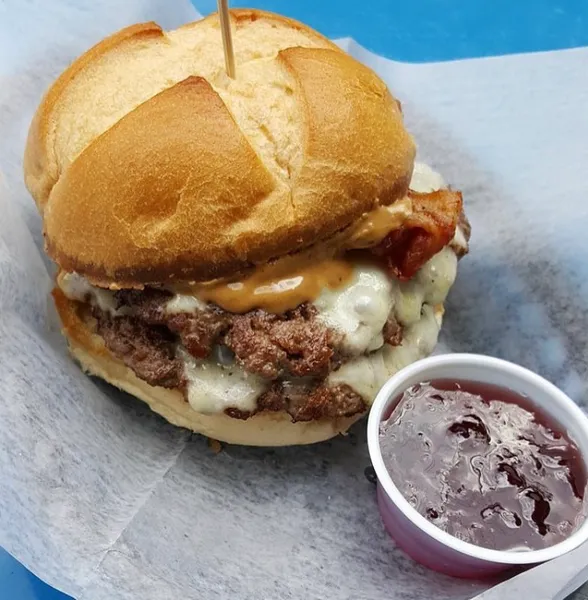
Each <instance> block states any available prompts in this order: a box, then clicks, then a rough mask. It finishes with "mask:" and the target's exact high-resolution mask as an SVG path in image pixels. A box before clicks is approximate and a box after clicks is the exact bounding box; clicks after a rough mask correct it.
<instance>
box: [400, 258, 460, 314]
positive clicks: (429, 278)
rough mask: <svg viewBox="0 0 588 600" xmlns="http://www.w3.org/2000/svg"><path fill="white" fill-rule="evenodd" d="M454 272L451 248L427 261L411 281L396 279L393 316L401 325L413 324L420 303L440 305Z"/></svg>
mask: <svg viewBox="0 0 588 600" xmlns="http://www.w3.org/2000/svg"><path fill="white" fill-rule="evenodd" d="M456 274H457V256H456V255H455V252H454V251H453V250H452V249H451V248H443V250H441V252H439V253H438V254H436V255H435V256H433V258H431V259H430V260H429V261H428V262H426V263H425V264H424V265H423V266H422V267H421V268H420V269H419V271H418V272H417V274H416V275H415V276H414V277H413V278H412V279H411V280H410V281H401V282H398V283H397V284H396V286H395V289H394V295H395V302H394V316H395V317H396V319H397V320H398V322H399V323H400V324H401V325H410V324H411V323H416V322H417V321H418V320H419V319H420V318H421V307H422V306H423V304H432V305H435V304H442V303H443V302H444V301H445V298H446V297H447V294H448V293H449V290H450V288H451V286H452V285H453V282H454V281H455V276H456Z"/></svg>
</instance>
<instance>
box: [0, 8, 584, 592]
mask: <svg viewBox="0 0 588 600" xmlns="http://www.w3.org/2000/svg"><path fill="white" fill-rule="evenodd" d="M195 17H196V14H195V12H194V11H193V9H192V8H191V6H190V5H189V4H188V2H187V0H174V1H172V0H170V1H167V2H166V1H165V0H144V1H143V0H130V1H129V0H125V2H115V0H101V1H98V0H77V1H75V2H74V1H73V0H72V1H71V2H64V1H63V0H60V1H57V0H56V1H52V2H40V1H29V2H17V1H16V0H9V1H8V2H3V3H0V171H1V172H2V175H1V181H0V469H1V471H0V545H2V546H3V547H4V548H6V549H7V550H8V551H9V552H11V553H13V554H14V556H16V557H17V558H18V559H19V560H21V561H22V562H24V564H25V565H26V566H28V567H29V568H31V569H32V570H33V571H34V572H35V573H37V574H38V575H40V576H41V577H42V578H43V579H45V580H46V581H48V582H49V583H51V584H53V585H55V586H57V587H59V588H61V589H63V590H64V591H66V592H68V593H70V594H72V595H75V596H76V597H77V598H79V599H80V600H100V599H108V600H119V599H120V600H122V599H131V598H133V599H147V600H149V599H157V600H167V599H170V600H171V599H174V600H175V599H177V598H196V599H204V598H206V599H208V598H232V599H238V600H244V599H251V600H254V599H255V600H259V599H271V600H274V599H282V598H296V599H297V598H304V599H305V600H314V599H316V600H323V599H324V598H329V599H332V600H339V599H341V600H342V599H347V598H360V599H366V600H371V599H387V600H394V599H407V600H408V599H413V598H414V599H415V600H416V599H418V600H425V599H428V598H432V597H434V598H436V599H438V600H443V599H445V598H447V599H449V598H451V599H460V598H467V597H470V596H472V595H474V594H475V593H477V592H478V591H480V589H482V587H483V586H482V585H481V584H476V583H471V582H463V581H457V580H452V579H449V578H446V577H443V576H440V575H436V574H434V573H431V572H429V571H427V570H426V569H424V568H422V567H419V566H418V565H415V564H414V563H413V562H412V561H411V560H409V559H408V558H406V557H405V556H404V555H403V554H402V553H401V552H400V551H398V550H397V549H396V548H395V547H394V544H393V542H392V541H391V540H390V539H389V538H388V537H387V535H386V534H385V533H384V532H383V530H382V526H381V523H380V520H379V516H378V512H377V509H376V504H375V499H374V490H373V488H372V486H371V485H370V484H369V483H368V482H367V481H366V479H365V478H364V475H363V469H364V467H365V466H366V465H368V456H367V450H366V447H365V437H364V433H363V424H359V425H358V426H357V427H356V428H355V430H354V432H353V433H352V434H351V435H349V436H348V437H346V438H341V439H337V440H334V441H333V442H331V443H326V444H322V445H319V446H315V447H310V448H289V449H278V450H262V449H251V448H240V447H228V448H226V449H225V450H224V451H223V452H222V453H221V454H218V455H215V454H214V453H213V452H212V451H211V450H209V448H208V447H207V443H206V441H205V440H204V439H202V438H200V437H199V436H192V435H189V434H188V433H187V432H185V431H182V430H179V429H175V428H173V427H172V426H170V425H168V424H166V423H164V422H163V420H162V419H160V418H158V417H157V416H155V415H153V414H150V413H149V411H148V410H146V409H145V408H144V406H143V405H142V404H141V403H139V402H138V401H135V400H134V399H132V398H129V397H128V396H125V395H123V394H120V393H117V392H115V391H114V390H113V389H112V388H110V387H108V386H107V385H105V384H103V383H101V382H99V381H96V380H93V379H90V378H87V377H85V376H83V375H82V374H81V372H80V371H79V369H78V368H77V367H76V366H75V365H74V364H73V363H72V362H71V360H70V359H69V358H68V356H67V352H66V349H65V344H64V342H63V340H62V339H61V336H60V335H59V333H58V331H57V329H58V327H57V325H56V324H55V320H54V316H53V313H52V310H51V308H50V305H49V303H48V302H47V292H48V290H49V288H50V277H49V274H48V267H49V264H48V261H47V260H46V259H45V258H44V257H43V255H42V252H41V251H40V249H41V235H40V231H41V223H40V219H39V217H38V216H37V213H36V210H35V208H34V204H33V202H32V200H31V199H30V198H29V196H28V194H27V192H26V190H25V188H24V185H23V183H22V166H21V158H22V153H23V149H24V142H25V136H26V132H27V128H28V124H29V121H30V118H31V116H32V113H33V111H34V109H35V107H36V105H37V103H38V102H39V100H40V96H41V94H42V92H43V90H44V89H45V88H46V87H47V85H48V84H49V83H50V82H51V81H52V80H53V79H54V78H55V77H56V76H57V75H58V74H59V73H60V72H61V71H62V69H63V68H64V67H65V66H66V65H67V64H68V63H69V62H70V61H71V60H73V59H74V58H75V57H76V56H77V55H79V54H80V53H81V52H82V51H83V50H85V49H87V48H88V47H89V46H90V45H92V44H93V43H95V42H97V41H98V40H99V39H100V38H102V37H103V36H104V35H106V34H108V33H111V32H112V31H114V30H116V29H118V28H120V27H122V26H124V25H127V24H130V23H132V22H137V21H145V20H150V19H153V20H156V21H158V22H159V23H160V24H161V25H162V26H164V27H173V26H176V25H179V24H180V23H182V22H185V21H188V20H191V19H193V18H195ZM219 43H220V41H219ZM341 43H342V45H343V46H344V47H346V48H347V49H348V50H349V51H350V52H351V53H352V54H353V55H355V56H356V57H357V58H359V59H360V60H362V61H364V62H366V63H367V64H369V65H370V66H372V67H373V68H375V69H376V70H377V71H378V72H379V73H380V75H381V76H382V77H384V79H385V80H386V81H387V82H388V84H389V86H390V87H391V89H392V90H393V91H394V93H395V94H396V95H397V96H398V97H399V98H400V99H401V100H402V102H403V107H404V111H405V114H406V120H407V124H408V126H409V127H410V129H411V130H412V132H413V133H414V135H415V137H416V140H417V142H418V144H419V147H420V155H421V158H422V159H423V160H426V161H429V162H430V163H431V164H432V165H433V166H434V167H435V168H437V169H439V170H440V171H441V172H442V173H443V174H444V175H445V176H446V178H447V179H448V180H449V181H450V182H451V183H452V184H453V185H455V186H457V187H459V188H460V189H462V190H463V193H464V197H465V202H466V207H467V211H468V214H469V216H470V219H471V221H472V225H473V231H474V235H473V239H472V245H471V253H470V255H469V256H468V257H467V258H465V259H464V260H463V261H462V263H461V267H460V273H459V277H458V281H457V283H456V285H455V288H454V290H453V291H452V293H451V296H450V300H449V303H448V306H447V313H446V323H445V328H444V332H443V337H442V343H441V344H440V350H441V351H443V350H445V351H447V350H459V351H475V352H483V353H487V354H492V355H496V356H501V357H504V358H508V359H510V360H514V361H517V362H519V363H521V364H523V365H526V366H528V367H530V368H532V369H534V370H536V371H537V372H539V373H541V374H542V375H544V376H546V377H548V378H549V379H551V380H552V381H554V382H555V383H556V384H557V385H559V386H560V387H562V388H563V389H564V390H565V391H566V392H567V393H568V394H570V395H571V396H572V397H573V398H574V399H575V400H576V401H578V402H580V403H584V402H586V400H587V396H586V391H587V386H586V381H587V376H588V367H587V357H588V334H587V331H588V181H587V166H588V117H587V115H586V106H588V75H587V74H586V64H588V49H580V50H572V51H565V52H555V53H545V54H535V55H525V56H515V57H505V58H496V59H483V60H469V61H461V62H453V63H445V64H424V65H407V64H399V63H395V62H392V61H388V60H385V59H383V58H380V57H377V56H374V55H373V54H370V53H368V52H366V51H365V50H363V49H362V48H361V47H360V46H358V45H357V44H355V43H354V42H352V41H351V40H343V41H342V42H341Z"/></svg>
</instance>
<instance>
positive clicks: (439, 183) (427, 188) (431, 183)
mask: <svg viewBox="0 0 588 600" xmlns="http://www.w3.org/2000/svg"><path fill="white" fill-rule="evenodd" d="M408 187H409V188H410V189H411V190H412V191H413V192H419V193H421V194H428V193H430V192H436V191H438V190H440V189H442V188H444V187H447V184H446V183H445V180H444V179H443V177H442V176H441V175H440V174H439V173H437V171H435V170H433V169H431V167H429V165H426V164H425V163H419V162H415V163H414V169H413V171H412V179H411V180H410V185H409V186H408Z"/></svg>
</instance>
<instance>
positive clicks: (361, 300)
mask: <svg viewBox="0 0 588 600" xmlns="http://www.w3.org/2000/svg"><path fill="white" fill-rule="evenodd" d="M393 285H394V284H393V283H392V281H391V279H390V277H388V276H387V275H386V274H385V273H384V271H382V269H379V268H377V267H370V266H367V265H366V266H362V265H358V266H356V267H355V269H354V275H353V278H352V279H351V281H350V282H349V283H348V284H346V285H345V286H344V287H343V288H339V289H335V290H329V289H327V290H324V291H323V292H322V293H321V294H320V296H319V297H318V298H317V299H316V301H315V302H314V305H315V306H316V308H317V309H318V319H319V320H320V321H321V322H322V323H324V325H325V326H327V327H330V328H331V329H334V330H335V331H338V332H339V333H341V334H343V336H344V339H343V345H344V347H345V349H346V350H347V351H348V352H350V353H351V354H361V353H363V352H365V351H366V350H375V349H377V348H380V347H381V346H382V345H383V343H384V338H383V337H382V329H383V328H384V325H385V323H386V320H387V319H388V316H389V314H390V311H391V309H392V303H393V295H392V288H393Z"/></svg>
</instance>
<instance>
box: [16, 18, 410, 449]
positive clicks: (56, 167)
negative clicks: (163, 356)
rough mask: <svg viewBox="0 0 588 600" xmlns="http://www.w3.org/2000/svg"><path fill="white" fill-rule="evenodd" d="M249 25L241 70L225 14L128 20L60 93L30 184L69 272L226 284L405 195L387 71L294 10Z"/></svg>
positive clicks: (32, 139) (405, 170)
mask: <svg viewBox="0 0 588 600" xmlns="http://www.w3.org/2000/svg"><path fill="white" fill-rule="evenodd" d="M231 18H232V26H233V32H234V46H235V52H236V59H237V79H236V80H231V79H229V78H228V77H227V76H226V74H225V71H224V57H223V50H222V43H221V33H220V28H219V20H218V17H217V15H211V16H210V17H208V18H206V19H203V20H201V21H198V22H195V23H191V24H188V25H185V26H184V27H181V28H180V29H177V30H175V31H170V32H164V31H162V30H161V28H160V27H159V26H158V25H156V24H155V23H146V24H142V25H135V26H132V27H128V28H126V29H124V30H122V31H120V32H118V33H116V34H114V35H113V36H111V37H109V38H107V39H105V40H104V41H102V42H101V43H99V44H98V45H97V46H95V47H94V48H92V49H91V50H89V51H88V52H86V53H85V54H84V55H83V56H82V57H81V58H79V59H78V60H76V61H75V62H74V63H73V64H72V65H71V66H70V67H69V68H68V69H67V70H66V71H65V72H64V73H63V74H62V75H61V77H60V78H59V79H58V80H57V81H56V82H55V84H54V85H53V86H52V87H51V88H50V89H49V91H48V92H47V94H46V96H45V97H44V99H43V101H42V103H41V105H40V107H39V109H38V111H37V113H36V115H35V117H34V120H33V123H32V125H31V129H30V132H29V138H28V142H27V148H26V156H25V179H26V184H27V186H28V188H29V190H30V191H31V193H32V195H33V196H34V198H35V200H36V202H37V205H38V207H39V209H40V211H41V212H42V213H43V215H44V225H45V235H46V244H47V249H48V252H49V254H50V255H51V256H52V258H53V259H54V260H55V261H56V262H57V263H58V264H59V266H60V267H61V268H62V269H64V270H66V271H76V272H78V273H80V274H83V275H85V276H86V277H88V278H89V279H90V280H91V281H92V282H93V283H96V284H98V285H105V286H113V287H115V286H120V287H140V286H141V285H143V284H147V283H162V282H168V281H174V280H194V281H198V280H200V281H201V280H208V279H212V278H215V277H218V276H225V275H230V274H232V273H234V272H236V271H238V270H241V269H243V268H244V267H247V266H250V265H251V264H256V263H263V262H266V261H267V260H269V259H271V258H275V257H278V256H281V255H284V254H287V253H291V252H295V251H297V250H299V249H302V248H304V247H308V246H310V245H312V244H315V243H317V242H320V241H322V240H326V239H328V238H329V237H330V236H332V235H333V234H334V233H336V232H337V231H340V230H342V229H344V228H346V227H347V226H349V225H350V224H351V223H352V222H353V221H354V220H356V219H357V218H358V217H359V216H360V215H361V214H363V213H365V212H366V211H368V210H370V209H371V208H373V207H374V205H375V204H376V203H380V204H385V205H387V204H391V203H393V202H394V201H395V200H396V199H398V198H400V197H402V196H403V195H404V194H405V192H406V190H407V188H408V184H409V180H410V176H411V172H412V167H413V160H414V153H415V148H414V145H413V142H412V139H411V138H410V136H409V135H408V134H407V132H406V131H405V129H404V126H403V122H402V115H401V112H400V109H399V106H398V105H397V103H396V101H395V100H394V99H393V98H392V96H391V95H390V93H389V92H388V90H387V88H386V86H385V84H384V83H383V82H382V81H381V80H380V79H379V78H378V77H377V76H376V75H375V73H373V72H372V71H371V70H370V69H368V68H367V67H365V66H363V65H361V64H360V63H359V62H357V61H356V60H354V59H353V58H351V57H350V56H348V55H347V54H345V53H344V52H342V51H341V50H339V49H338V48H337V47H336V46H335V45H334V44H332V43H331V42H330V41H329V40H327V39H326V38H324V37H322V36H321V35H319V34H318V33H316V32H315V31H313V30H312V29H309V28H308V27H306V26H304V25H302V24H300V23H297V22H295V21H292V20H290V19H287V18H284V17H281V16H278V15H274V14H270V13H266V12H261V11H256V10H233V11H232V13H231ZM77 351H78V352H82V351H81V350H80V349H78V350H77ZM110 365H111V363H110V362H108V363H102V362H100V363H98V362H96V363H92V364H90V363H88V364H87V365H86V366H88V368H89V369H90V370H99V369H104V370H105V372H106V373H107V375H109V374H110V372H111V371H110V370H109V369H111V366H110ZM115 371H116V369H114V367H112V373H114V372H115ZM116 373H117V374H116V375H114V374H113V375H110V377H111V378H114V380H115V383H116V384H117V385H120V386H121V387H124V386H127V387H128V386H130V385H133V386H138V385H139V383H138V382H137V381H134V382H133V383H130V382H131V381H132V378H131V377H130V376H126V375H125V376H124V377H122V375H120V377H121V379H119V374H118V371H116ZM137 389H138V390H142V389H143V388H140V387H137ZM141 393H142V394H143V395H145V392H143V391H141ZM157 394H158V395H161V397H162V398H163V397H164V396H165V397H166V398H167V395H166V394H167V392H166V393H164V392H159V391H157ZM155 397H156V396H155V395H153V396H152V397H151V398H152V402H157V401H156V400H155ZM169 397H170V398H171V397H172V396H169ZM161 402H163V400H162V401H161ZM169 404H170V405H171V404H172V402H171V401H170V402H169ZM170 410H171V409H170ZM175 414H176V413H175ZM181 414H183V412H182V411H180V410H179V409H178V412H177V415H178V416H177V419H180V416H179V415H181ZM181 418H183V417H181ZM267 419H268V418H266V417H260V418H259V419H256V421H257V422H259V424H257V423H256V426H255V430H256V431H257V432H258V431H259V427H260V424H261V422H265V420H267ZM270 420H271V419H270ZM222 421H223V420H222V419H221V421H219V422H222ZM213 422H214V423H216V422H217V421H216V420H213V421H211V420H208V419H203V420H202V423H203V425H197V427H198V428H205V427H210V428H211V431H212V430H213V429H214V427H215V426H213V425H211V424H210V423H213ZM204 423H206V425H204ZM298 429H302V427H301V428H298ZM310 429H313V428H312V427H311V428H310ZM305 431H307V430H306V429H305ZM313 431H314V433H313V434H309V435H314V436H317V437H320V436H321V435H323V434H322V433H318V430H317V429H316V426H315V429H313ZM325 434H326V430H325ZM256 435H257V434H256ZM305 435H306V434H305ZM303 437H304V435H302V436H301V439H302V438H303Z"/></svg>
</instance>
